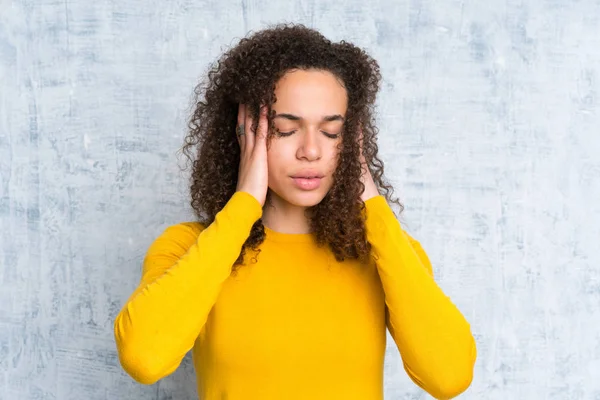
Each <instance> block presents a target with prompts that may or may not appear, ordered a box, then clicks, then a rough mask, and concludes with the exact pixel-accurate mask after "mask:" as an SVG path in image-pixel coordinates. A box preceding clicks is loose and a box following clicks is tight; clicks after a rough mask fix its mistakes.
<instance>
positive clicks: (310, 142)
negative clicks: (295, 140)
mask: <svg viewBox="0 0 600 400" xmlns="http://www.w3.org/2000/svg"><path fill="white" fill-rule="evenodd" d="M318 133H319V132H318V131H316V130H313V129H310V130H307V131H305V132H304V133H303V134H302V139H301V141H300V144H299V147H298V151H297V157H298V158H299V159H306V160H307V161H314V160H318V159H319V158H321V143H320V142H319V137H318Z"/></svg>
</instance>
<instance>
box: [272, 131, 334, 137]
mask: <svg viewBox="0 0 600 400" xmlns="http://www.w3.org/2000/svg"><path fill="white" fill-rule="evenodd" d="M295 132H296V131H295V130H293V131H289V132H281V131H277V135H278V136H284V137H285V136H290V135H292V134H294V133H295ZM321 132H323V135H325V136H327V137H328V138H330V139H337V138H338V137H340V135H339V134H337V135H334V134H333V133H328V132H325V131H321Z"/></svg>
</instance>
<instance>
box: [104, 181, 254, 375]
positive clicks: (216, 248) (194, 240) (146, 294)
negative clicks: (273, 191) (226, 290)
mask: <svg viewBox="0 0 600 400" xmlns="http://www.w3.org/2000/svg"><path fill="white" fill-rule="evenodd" d="M261 215H262V208H261V206H260V203H259V202H258V201H257V200H256V199H255V198H254V197H253V196H252V195H250V194H249V193H246V192H236V193H234V195H233V196H232V197H231V199H230V200H229V201H228V202H227V204H226V205H225V207H223V209H222V210H221V211H220V212H219V213H218V214H217V215H216V217H215V220H214V222H213V223H212V224H210V225H209V226H208V227H206V229H203V230H202V229H201V228H199V227H198V225H199V224H179V225H174V226H171V227H169V228H167V229H166V230H165V231H164V233H163V234H162V235H161V236H159V237H158V238H157V239H156V240H155V241H154V242H153V243H152V245H151V246H150V248H149V249H148V252H147V254H146V256H145V258H144V263H143V270H142V278H141V282H140V284H139V286H138V287H137V289H136V290H135V291H134V292H133V294H132V295H131V296H130V298H129V300H128V301H127V303H126V304H125V306H124V307H123V309H122V310H121V311H120V313H119V314H118V315H117V317H116V320H115V323H114V335H115V341H116V344H117V350H118V353H119V360H120V362H121V365H122V366H123V368H124V369H125V371H126V372H127V373H128V374H129V375H131V377H132V378H134V379H135V380H136V381H138V382H140V383H144V384H152V383H154V382H156V381H158V380H159V379H161V378H163V377H165V376H167V375H169V374H171V373H172V372H174V371H175V370H176V369H177V367H178V366H179V364H180V363H181V360H182V359H183V357H184V356H185V355H186V353H187V352H188V351H189V350H190V349H191V348H192V347H193V345H194V342H195V340H196V338H197V337H198V335H199V334H200V332H201V330H202V328H203V326H204V324H205V322H206V320H207V317H208V314H209V312H210V310H211V309H212V307H213V305H214V304H215V302H216V299H217V296H218V294H219V292H220V289H221V286H222V284H223V283H224V282H225V280H226V279H227V278H228V277H229V275H230V273H231V269H232V266H233V263H234V262H235V260H236V259H237V257H238V256H239V253H240V251H241V248H242V246H243V244H244V242H245V241H246V239H247V238H248V235H249V234H250V230H251V229H252V225H253V224H254V222H256V220H258V219H259V218H260V217H261Z"/></svg>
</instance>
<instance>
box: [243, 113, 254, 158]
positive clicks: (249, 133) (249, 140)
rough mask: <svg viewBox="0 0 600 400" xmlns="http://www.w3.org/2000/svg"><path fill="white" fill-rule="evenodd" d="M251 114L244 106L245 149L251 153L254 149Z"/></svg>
mask: <svg viewBox="0 0 600 400" xmlns="http://www.w3.org/2000/svg"><path fill="white" fill-rule="evenodd" d="M252 123H253V121H252V112H251V111H250V109H249V108H248V107H247V106H246V121H245V122H244V124H245V128H246V131H245V132H246V149H247V151H252V149H253V148H254V132H253V131H252Z"/></svg>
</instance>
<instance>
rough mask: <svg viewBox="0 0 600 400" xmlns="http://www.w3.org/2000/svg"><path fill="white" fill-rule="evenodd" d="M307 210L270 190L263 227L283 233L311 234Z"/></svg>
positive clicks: (264, 211)
mask: <svg viewBox="0 0 600 400" xmlns="http://www.w3.org/2000/svg"><path fill="white" fill-rule="evenodd" d="M306 209H307V207H303V206H297V205H294V204H291V203H289V202H287V201H285V200H284V199H282V198H281V197H279V196H277V195H276V194H275V193H273V192H271V191H270V190H269V195H268V196H267V201H266V202H265V205H264V207H263V215H262V221H263V225H265V226H266V227H267V228H269V229H271V230H273V231H276V232H281V233H310V224H309V220H308V218H307V217H306V214H305V212H306Z"/></svg>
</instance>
